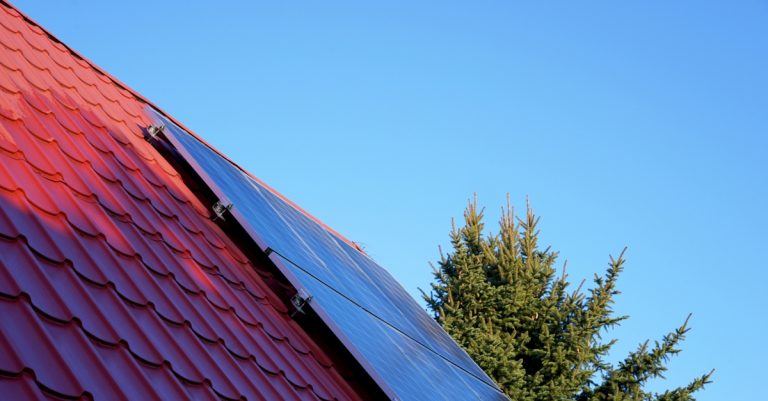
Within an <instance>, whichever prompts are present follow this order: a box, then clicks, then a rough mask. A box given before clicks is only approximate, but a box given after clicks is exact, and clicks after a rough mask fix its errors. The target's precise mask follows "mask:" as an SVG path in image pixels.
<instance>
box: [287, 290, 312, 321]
mask: <svg viewBox="0 0 768 401" xmlns="http://www.w3.org/2000/svg"><path fill="white" fill-rule="evenodd" d="M311 300H312V295H310V294H309V293H308V292H307V290H305V289H303V288H299V292H297V293H296V294H294V295H293V296H292V297H291V304H293V307H294V308H295V309H294V310H293V312H291V317H294V316H295V315H296V314H297V313H301V314H302V315H303V314H304V306H306V305H307V304H308V303H309V302H310V301H311Z"/></svg>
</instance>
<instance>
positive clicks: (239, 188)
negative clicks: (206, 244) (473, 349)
mask: <svg viewBox="0 0 768 401" xmlns="http://www.w3.org/2000/svg"><path fill="white" fill-rule="evenodd" d="M150 111H151V112H152V113H153V114H154V115H155V116H156V117H157V120H158V122H159V123H160V124H162V125H164V126H165V127H166V129H165V135H166V137H167V138H168V139H169V140H170V141H171V143H172V144H173V145H174V147H176V149H177V150H178V151H179V152H180V153H181V154H182V156H183V157H185V159H186V160H187V162H189V163H190V165H191V166H192V167H193V168H194V169H195V170H196V172H197V173H198V174H199V175H200V176H201V178H202V179H203V180H204V181H206V184H208V186H210V187H211V189H212V190H213V191H214V193H215V194H216V195H217V196H218V197H219V199H220V200H221V201H222V203H225V204H227V203H232V204H233V206H234V207H233V209H232V214H233V216H235V218H236V219H237V220H238V222H239V223H240V224H241V225H242V226H243V227H244V228H245V229H246V231H248V232H249V233H250V234H251V235H252V236H253V237H254V238H253V239H254V240H255V241H256V242H257V243H258V244H259V246H260V247H261V248H262V250H264V251H267V250H271V251H272V252H271V253H270V258H271V259H272V260H273V261H275V262H276V264H277V266H278V267H279V268H281V269H282V270H284V271H283V273H284V274H286V276H287V277H288V278H289V280H291V281H292V284H294V285H295V286H296V287H297V288H304V289H305V290H306V291H307V292H308V293H309V294H311V295H312V297H313V298H312V300H311V307H312V308H313V309H314V310H316V311H317V312H318V314H319V315H320V317H321V318H323V320H324V321H325V322H326V324H328V325H329V327H331V329H332V330H333V331H334V332H335V333H336V335H338V336H339V337H340V339H341V340H342V341H343V342H344V343H345V346H347V347H348V348H350V349H351V351H352V352H353V354H354V355H355V356H356V357H357V358H358V359H359V360H360V362H361V364H362V365H363V366H364V367H366V369H368V370H369V373H370V374H371V375H372V376H373V377H374V379H376V380H377V381H378V382H379V384H380V385H382V386H383V387H384V389H385V391H387V392H389V393H394V394H390V395H392V396H395V397H397V399H400V400H427V399H440V400H454V399H456V400H458V399H462V400H463V399H468V398H469V399H472V398H477V399H482V400H506V399H507V398H506V397H505V396H504V395H503V394H502V393H501V392H500V391H499V390H498V389H497V388H496V386H495V384H493V382H492V380H491V379H490V378H488V376H487V375H486V374H485V373H484V372H483V371H482V370H481V369H480V368H479V367H478V366H477V365H476V364H475V363H474V361H472V359H471V358H470V357H469V356H468V355H467V354H466V352H465V351H464V350H463V349H461V348H460V347H459V346H458V345H457V344H456V343H455V342H454V341H453V340H452V339H451V338H450V336H448V334H446V333H445V331H443V329H442V328H441V327H440V326H439V325H438V324H437V323H436V322H435V321H434V320H433V319H432V318H431V317H430V316H429V315H428V314H427V313H426V312H425V311H424V310H422V308H421V307H420V306H419V305H418V303H416V301H415V300H414V299H413V298H412V297H411V296H410V295H409V294H408V293H407V292H406V291H405V290H404V289H403V288H402V287H401V286H400V284H399V283H397V281H396V280H395V279H394V278H393V277H392V276H391V275H390V274H389V273H388V272H387V271H386V270H385V269H384V268H382V267H381V266H379V265H377V264H376V263H375V262H374V261H373V260H371V259H370V258H369V257H368V256H367V255H365V254H363V253H362V252H360V251H358V250H356V249H354V248H353V247H352V246H350V245H349V244H348V243H346V242H345V241H343V240H340V239H339V238H338V237H336V236H335V235H333V234H331V233H330V232H328V230H326V229H325V228H324V227H322V226H321V225H320V224H318V223H317V222H315V221H313V220H312V219H310V218H309V217H307V216H306V215H305V214H304V213H302V212H301V211H299V210H297V209H296V208H294V207H293V206H292V205H290V204H289V203H288V202H286V201H285V200H283V199H282V198H280V197H279V196H277V195H275V194H274V193H273V192H272V191H270V190H269V189H268V188H266V187H265V186H264V185H262V184H261V183H259V182H258V181H257V180H254V179H253V178H251V177H250V176H248V175H247V174H245V173H244V172H243V171H241V170H240V169H239V168H238V167H236V166H234V165H233V164H232V163H230V162H229V161H227V160H226V159H224V158H223V157H221V156H220V155H219V154H217V153H216V152H214V151H213V150H212V149H210V148H209V147H208V146H206V145H205V144H203V143H202V142H200V141H199V140H197V139H196V138H195V137H193V136H191V135H190V134H188V133H187V132H186V131H185V130H183V129H181V128H180V127H178V126H177V125H175V124H174V123H173V122H171V121H169V120H168V119H166V118H164V117H163V116H162V115H160V114H158V113H156V112H154V111H153V110H150ZM371 370H372V371H371Z"/></svg>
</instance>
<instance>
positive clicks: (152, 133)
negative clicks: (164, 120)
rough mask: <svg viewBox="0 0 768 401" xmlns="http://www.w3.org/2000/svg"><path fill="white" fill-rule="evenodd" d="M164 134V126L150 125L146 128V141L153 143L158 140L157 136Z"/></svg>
mask: <svg viewBox="0 0 768 401" xmlns="http://www.w3.org/2000/svg"><path fill="white" fill-rule="evenodd" d="M164 133H165V125H162V124H157V125H154V124H152V125H150V126H148V127H147V137H146V140H147V141H153V140H155V139H157V138H158V136H159V135H161V134H164Z"/></svg>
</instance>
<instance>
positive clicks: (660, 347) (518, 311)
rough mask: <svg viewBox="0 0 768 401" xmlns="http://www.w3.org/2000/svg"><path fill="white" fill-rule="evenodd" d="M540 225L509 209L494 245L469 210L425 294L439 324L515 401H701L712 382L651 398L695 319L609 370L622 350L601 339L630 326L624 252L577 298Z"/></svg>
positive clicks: (479, 217)
mask: <svg viewBox="0 0 768 401" xmlns="http://www.w3.org/2000/svg"><path fill="white" fill-rule="evenodd" d="M538 221H539V219H538V217H536V216H535V215H534V214H533V211H532V210H531V208H530V207H527V211H526V214H525V216H524V217H523V218H521V219H516V217H515V216H514V213H513V211H512V209H511V207H510V206H509V202H508V204H507V208H506V209H502V217H501V220H500V222H499V232H498V233H497V234H490V235H485V234H484V233H485V229H484V224H483V211H482V210H478V207H477V201H476V200H475V201H473V202H470V204H469V206H468V207H467V209H466V211H465V212H464V225H463V226H462V227H456V225H455V224H454V225H453V229H452V230H451V234H450V238H451V247H452V250H451V251H450V252H449V253H448V254H447V255H444V254H443V252H442V250H441V251H440V253H441V258H440V261H439V262H438V265H437V266H436V267H435V268H434V278H435V281H434V283H433V284H432V290H431V291H430V293H429V294H427V293H424V292H423V291H422V293H423V296H424V299H425V300H426V302H427V306H428V308H429V310H430V311H432V313H433V314H434V317H435V319H437V321H438V322H439V323H440V324H441V325H442V326H443V327H444V328H445V330H446V331H447V332H448V333H449V334H450V335H451V336H452V337H453V338H454V339H455V340H456V341H457V342H458V343H459V345H461V346H463V347H464V348H465V349H466V350H467V352H468V353H469V354H470V355H471V356H472V358H474V360H475V361H476V362H477V363H478V364H479V365H480V367H482V368H483V369H484V370H485V371H486V372H487V373H488V374H489V375H490V376H491V377H492V378H493V379H494V380H495V381H496V383H498V384H499V386H500V387H501V388H502V390H503V391H504V392H505V393H506V394H507V395H508V396H509V397H510V398H511V399H513V400H516V401H544V400H578V401H608V400H611V401H614V400H616V401H618V400H621V401H645V400H658V401H672V400H674V401H682V400H693V399H694V398H693V396H692V394H693V393H694V392H696V391H697V390H699V389H701V388H703V387H704V385H705V384H707V383H709V379H710V377H711V375H712V372H709V373H707V374H705V375H703V376H701V377H699V378H696V379H695V380H694V381H692V382H691V383H690V384H689V385H687V386H685V387H681V388H676V389H674V390H670V391H666V392H664V393H662V394H655V393H650V392H647V391H645V390H644V389H643V388H644V386H645V384H646V383H647V382H648V381H649V380H650V379H653V378H657V377H663V373H664V371H665V370H666V367H665V363H666V361H667V360H668V358H669V357H671V356H673V355H675V354H677V353H678V352H680V349H679V348H678V345H679V343H680V342H681V341H682V340H683V339H684V337H685V334H686V333H687V332H688V326H687V324H688V319H686V321H685V323H684V324H683V325H682V326H681V327H679V328H677V329H676V330H674V331H673V332H671V333H669V334H668V335H666V336H664V338H663V339H662V340H661V342H656V343H655V344H654V345H653V346H649V344H648V342H646V343H644V344H641V345H640V346H639V347H638V349H637V350H636V351H634V352H631V353H630V354H629V355H628V356H627V357H626V358H625V359H624V360H622V361H621V362H620V363H618V364H617V365H616V366H614V365H613V364H610V363H608V362H606V360H605V357H606V356H607V354H608V351H609V350H610V348H611V346H612V345H613V344H614V343H615V341H616V340H609V341H604V340H603V339H602V335H603V334H604V333H605V331H606V329H609V328H611V327H612V326H615V325H618V324H619V323H620V322H621V321H623V320H624V319H626V318H627V316H615V315H614V312H613V309H612V305H613V297H614V296H615V295H617V294H618V293H619V291H618V290H617V288H616V282H617V279H618V277H619V274H620V273H621V271H622V269H623V267H624V252H623V251H622V253H621V254H620V255H619V257H618V258H616V259H614V258H611V259H610V263H609V265H608V269H607V270H606V272H605V274H604V275H603V276H600V275H597V274H596V275H595V277H594V286H593V287H592V288H591V289H589V290H586V291H585V290H582V288H581V287H582V286H581V285H580V286H579V288H576V289H575V290H573V291H571V290H570V288H569V286H570V283H569V282H568V277H567V275H566V274H565V266H563V268H562V272H558V271H556V269H555V267H554V266H555V262H556V259H557V253H556V252H554V251H552V250H550V249H549V248H545V249H541V247H540V246H539V244H538V231H537V228H536V227H537V224H538ZM582 284H583V283H582Z"/></svg>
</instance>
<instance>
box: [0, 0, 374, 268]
mask: <svg viewBox="0 0 768 401" xmlns="http://www.w3.org/2000/svg"><path fill="white" fill-rule="evenodd" d="M0 3H2V4H4V5H6V6H7V7H9V8H11V9H12V10H14V11H15V12H17V13H18V14H19V16H20V17H21V18H22V19H24V20H25V21H26V22H27V23H28V24H30V25H32V26H34V27H36V28H38V29H40V31H41V32H42V33H43V34H45V35H46V36H48V38H49V39H51V40H52V41H54V42H55V43H58V44H60V45H61V46H63V47H64V48H66V49H67V50H68V51H69V52H70V53H72V54H73V55H74V56H75V57H77V58H79V59H80V60H82V61H84V62H86V63H87V64H88V65H89V66H90V67H91V68H93V69H94V70H96V71H97V72H99V73H100V74H102V75H103V76H104V77H106V78H108V79H109V80H111V81H112V82H113V83H114V84H115V85H117V86H118V87H120V88H121V89H123V90H125V91H126V92H128V93H130V94H131V95H133V96H134V97H136V98H137V99H138V100H140V101H141V102H144V103H145V104H147V105H148V106H151V107H152V108H153V109H154V110H156V111H157V112H158V113H160V114H162V115H163V116H164V117H165V118H167V119H168V120H170V121H172V122H173V123H174V124H176V125H178V126H179V127H180V128H181V129H183V130H184V131H186V132H187V133H188V134H189V135H191V136H192V137H194V138H195V139H197V140H198V141H200V142H201V143H202V144H204V145H205V146H207V147H208V148H210V149H211V150H212V151H213V152H215V153H216V154H218V155H219V156H221V157H222V158H223V159H224V160H226V161H227V162H229V163H230V164H232V165H233V166H235V167H237V168H238V169H239V170H240V171H242V172H243V173H245V174H246V175H248V176H249V177H250V178H252V179H253V180H255V181H257V182H258V183H259V184H261V185H262V186H264V187H265V188H266V189H267V190H269V191H270V192H272V193H273V194H275V195H276V196H277V197H279V198H280V199H282V200H283V201H285V202H286V203H288V204H289V205H290V206H291V207H293V208H294V209H296V210H297V211H298V212H300V213H301V214H303V215H305V216H307V217H308V218H309V219H310V220H312V221H314V222H315V223H317V224H319V225H320V226H321V227H323V228H324V229H325V230H327V231H328V232H329V233H331V234H332V235H333V236H335V237H337V238H339V239H340V240H342V241H344V242H346V243H347V244H349V245H350V246H352V247H353V248H354V249H356V250H357V251H359V252H361V253H363V254H366V253H365V251H364V250H363V249H362V247H360V246H359V245H358V244H357V243H356V242H354V241H352V240H350V239H348V238H347V237H345V236H343V235H342V234H341V233H339V232H338V231H336V230H334V229H333V228H331V227H330V226H328V225H326V224H325V223H323V222H322V221H321V220H320V219H318V218H317V217H315V216H313V215H312V214H310V213H309V212H307V211H306V210H304V208H302V207H301V206H299V205H297V204H296V203H294V202H293V201H292V200H290V199H288V198H287V197H286V196H285V195H283V194H281V193H280V192H278V191H277V190H276V189H275V188H273V187H272V186H270V185H269V184H267V183H265V182H264V181H262V180H261V179H259V178H258V177H256V176H254V175H253V174H251V173H250V172H249V171H248V170H246V169H245V168H243V167H242V166H240V165H239V164H238V163H236V162H235V161H234V160H232V159H230V158H229V157H228V156H227V155H225V154H224V153H223V152H221V151H219V150H218V149H216V148H215V147H214V146H213V145H211V144H210V143H208V141H206V140H205V139H203V138H202V137H200V136H198V135H197V134H195V132H194V131H192V130H191V129H189V128H188V127H187V126H185V125H184V124H182V123H181V122H180V121H178V120H177V119H176V118H174V117H173V116H171V115H170V114H169V113H167V112H166V111H164V110H163V109H161V108H160V107H158V106H157V105H156V104H155V103H154V102H152V101H150V100H149V99H147V98H146V97H144V96H142V95H141V94H140V93H138V92H137V91H135V90H133V89H132V88H131V87H130V86H128V85H126V84H125V83H123V82H122V81H121V80H119V79H117V78H115V77H114V76H113V75H112V74H110V73H109V72H107V71H105V70H104V69H102V68H101V67H99V66H98V65H96V63H94V62H92V61H91V60H90V59H88V58H87V57H85V56H83V55H82V54H80V53H79V52H77V51H76V50H74V49H73V48H71V47H70V46H68V45H67V44H66V43H64V42H63V41H62V40H60V39H59V38H58V37H56V35H54V34H52V33H51V32H50V31H48V30H47V29H46V28H45V27H43V26H42V25H40V24H38V23H37V21H35V20H34V19H32V18H30V17H29V16H28V15H26V14H25V13H23V12H22V11H21V10H19V9H18V8H17V7H16V6H14V5H13V4H11V3H10V2H8V1H7V0H0Z"/></svg>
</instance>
